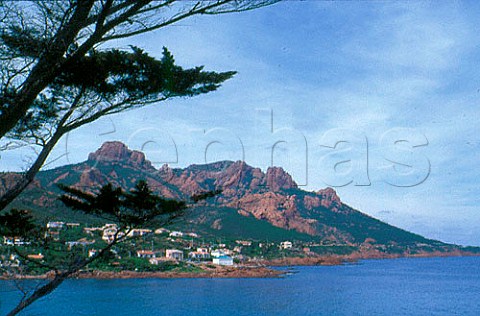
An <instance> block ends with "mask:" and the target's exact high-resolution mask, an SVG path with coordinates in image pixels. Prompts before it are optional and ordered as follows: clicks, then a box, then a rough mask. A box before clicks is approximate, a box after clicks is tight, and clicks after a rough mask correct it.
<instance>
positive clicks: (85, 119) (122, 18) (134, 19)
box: [0, 0, 276, 212]
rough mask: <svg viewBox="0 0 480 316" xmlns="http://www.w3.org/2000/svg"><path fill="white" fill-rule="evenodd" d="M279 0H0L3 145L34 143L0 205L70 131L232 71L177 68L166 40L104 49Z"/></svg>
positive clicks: (200, 87)
mask: <svg viewBox="0 0 480 316" xmlns="http://www.w3.org/2000/svg"><path fill="white" fill-rule="evenodd" d="M274 2H276V0H256V1H239V0H221V1H195V2H191V1H174V0H162V1H149V0H132V1H125V0H123V1H122V0H98V1H94V0H82V1H78V0H77V1H76V0H72V1H23V2H17V1H1V2H0V151H4V150H8V149H10V150H15V149H16V148H18V147H19V146H27V145H28V146H32V145H33V146H35V147H38V150H37V151H38V155H37V157H36V159H35V160H34V162H33V163H32V164H31V165H30V166H27V170H26V171H25V172H24V173H22V177H21V178H20V179H19V180H18V182H16V183H13V184H12V185H11V186H10V187H9V188H8V189H7V190H6V192H5V193H4V194H2V195H1V196H0V212H1V211H2V210H4V209H5V207H6V206H7V205H8V204H9V203H10V202H12V201H13V200H14V199H15V198H16V197H17V196H18V195H19V194H20V193H21V192H22V191H23V190H24V189H25V187H26V186H27V185H28V184H29V183H30V182H31V181H33V179H34V177H35V175H36V174H37V172H38V171H39V170H40V168H41V167H42V166H43V165H44V163H45V161H46V160H47V158H48V155H49V154H50V152H51V151H52V149H53V148H54V146H55V145H56V144H57V142H58V141H59V140H60V138H61V137H62V136H63V135H65V134H66V133H68V132H70V131H72V130H74V129H76V128H78V127H80V126H83V125H85V124H89V123H91V122H93V121H95V120H97V119H99V118H100V117H103V116H105V115H109V114H115V113H119V112H123V111H126V110H130V109H134V108H138V107H142V106H146V105H149V104H153V103H158V102H160V101H165V100H168V99H170V98H173V97H179V96H187V97H191V96H195V95H198V94H203V93H208V92H210V91H214V90H216V89H217V88H218V87H219V86H220V84H221V83H222V82H224V81H225V80H227V79H229V78H231V77H232V75H233V72H224V73H215V72H205V71H203V70H202V67H195V68H192V69H182V68H180V67H179V66H176V65H175V63H174V59H173V56H172V55H171V54H170V53H169V52H168V51H167V50H166V49H164V52H163V57H162V59H161V60H155V59H154V58H152V57H150V56H149V55H148V54H147V53H145V52H143V51H142V50H141V49H140V48H136V47H132V48H131V51H126V50H118V49H114V48H102V45H103V44H105V43H107V42H109V41H112V40H116V39H121V38H129V37H132V36H138V35H141V34H144V33H147V32H152V31H154V30H157V29H160V28H164V27H168V26H170V25H172V24H174V23H176V22H178V21H181V20H184V19H187V18H189V17H192V16H195V15H216V14H223V13H231V12H241V11H247V10H252V9H256V8H259V7H262V6H265V5H268V4H271V3H274Z"/></svg>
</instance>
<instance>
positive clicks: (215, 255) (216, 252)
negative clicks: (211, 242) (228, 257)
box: [211, 249, 225, 258]
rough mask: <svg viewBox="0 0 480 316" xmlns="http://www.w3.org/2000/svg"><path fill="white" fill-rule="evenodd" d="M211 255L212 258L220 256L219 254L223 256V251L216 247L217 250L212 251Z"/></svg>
mask: <svg viewBox="0 0 480 316" xmlns="http://www.w3.org/2000/svg"><path fill="white" fill-rule="evenodd" d="M211 255H212V257H214V258H218V257H221V256H225V253H224V252H223V250H220V249H217V250H214V251H212V252H211Z"/></svg>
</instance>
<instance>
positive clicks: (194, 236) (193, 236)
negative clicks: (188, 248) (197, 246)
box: [187, 233, 198, 238]
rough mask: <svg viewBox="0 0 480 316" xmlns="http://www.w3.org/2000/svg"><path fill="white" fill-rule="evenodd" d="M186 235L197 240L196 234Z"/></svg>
mask: <svg viewBox="0 0 480 316" xmlns="http://www.w3.org/2000/svg"><path fill="white" fill-rule="evenodd" d="M187 235H188V236H189V237H192V238H198V234H196V233H188V234H187Z"/></svg>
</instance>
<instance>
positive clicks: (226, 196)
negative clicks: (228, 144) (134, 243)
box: [0, 142, 462, 254]
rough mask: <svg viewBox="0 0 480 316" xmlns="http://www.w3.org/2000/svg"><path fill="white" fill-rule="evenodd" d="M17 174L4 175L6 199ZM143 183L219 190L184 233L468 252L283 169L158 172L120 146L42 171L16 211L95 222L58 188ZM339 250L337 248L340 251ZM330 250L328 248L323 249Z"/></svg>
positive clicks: (190, 217)
mask: <svg viewBox="0 0 480 316" xmlns="http://www.w3.org/2000/svg"><path fill="white" fill-rule="evenodd" d="M15 177H18V175H16V174H12V173H4V174H2V175H1V176H0V194H1V192H2V191H4V190H5V188H8V186H9V185H11V183H12V181H14V179H15ZM140 179H144V180H146V181H147V182H148V183H149V185H150V186H151V188H152V189H153V190H154V191H156V192H157V193H159V194H161V195H163V196H165V197H168V198H175V199H183V200H187V199H189V198H190V197H191V196H192V195H194V194H198V193H201V192H205V191H213V190H217V189H220V190H222V193H221V194H220V195H217V196H216V197H214V198H213V199H212V200H211V201H208V202H207V201H204V202H201V203H199V205H197V206H195V207H194V208H192V209H191V210H190V211H189V212H188V213H187V215H186V216H185V218H184V219H183V220H182V221H179V222H178V223H176V224H174V226H175V227H176V228H178V229H183V230H188V231H195V232H198V233H200V234H201V235H202V236H211V237H213V236H214V237H217V238H231V239H235V238H242V239H253V240H259V241H265V240H268V241H282V240H298V241H303V242H305V243H309V244H310V245H313V246H314V247H329V246H331V247H334V248H332V249H335V251H337V252H338V251H340V250H341V249H350V250H349V251H363V252H371V251H375V252H383V253H387V254H391V253H397V254H398V253H399V254H412V253H428V252H452V251H459V250H461V249H462V248H460V247H458V246H455V245H449V244H445V243H442V242H439V241H435V240H430V239H426V238H424V237H422V236H420V235H417V234H413V233H410V232H407V231H405V230H402V229H400V228H397V227H394V226H391V225H388V224H386V223H383V222H381V221H379V220H377V219H375V218H372V217H370V216H368V215H366V214H364V213H362V212H359V211H357V210H355V209H354V208H352V207H350V206H348V205H346V204H345V203H343V202H342V201H341V199H340V198H339V197H338V195H337V193H336V192H335V190H334V189H332V188H325V189H321V190H318V191H316V192H309V191H305V190H302V189H300V188H299V187H298V185H297V184H296V183H295V181H294V180H293V179H292V177H291V176H290V175H289V174H288V173H287V172H285V171H284V170H283V169H282V168H279V167H271V168H268V169H267V170H266V171H265V172H263V171H262V170H261V169H259V168H254V167H251V166H249V165H247V164H246V163H245V162H243V161H236V162H232V161H220V162H215V163H211V164H205V165H191V166H189V167H187V168H183V169H182V168H170V167H169V166H168V165H164V166H162V167H161V168H160V169H156V168H155V167H153V165H152V164H151V163H150V161H148V160H147V159H146V158H145V155H144V154H143V153H142V152H139V151H135V150H130V149H128V148H127V146H125V145H124V144H123V143H121V142H106V143H104V144H103V145H102V146H101V148H99V149H98V150H97V151H95V152H93V153H91V154H90V155H89V156H88V159H87V161H85V162H82V163H78V164H74V165H66V166H62V167H59V168H56V169H52V170H46V171H42V172H40V173H39V174H38V176H37V178H36V181H35V182H34V183H32V184H31V185H30V186H29V188H28V189H27V190H26V191H25V192H24V193H23V194H22V195H21V196H20V197H19V198H18V199H17V200H16V201H15V202H14V205H13V206H12V207H18V208H27V209H31V208H32V207H33V208H34V210H33V211H34V212H35V215H36V216H37V217H38V218H39V219H40V220H46V219H61V220H68V221H86V222H90V223H93V222H94V221H95V220H96V219H93V218H90V217H87V216H85V215H83V214H79V213H75V212H73V211H71V210H69V209H66V208H65V207H64V206H63V205H62V204H61V203H60V202H59V201H58V200H57V197H58V194H59V193H60V192H59V189H58V187H57V184H59V183H62V184H66V185H73V186H75V187H78V188H82V189H84V190H88V191H93V190H95V189H96V188H98V187H100V186H101V185H104V184H106V183H107V182H111V183H113V184H114V185H116V186H121V187H122V188H124V189H126V190H128V189H130V188H132V186H133V185H134V184H135V182H136V181H138V180H140ZM335 247H336V248H335ZM322 249H327V248H322Z"/></svg>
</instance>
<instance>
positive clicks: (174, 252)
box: [165, 249, 183, 261]
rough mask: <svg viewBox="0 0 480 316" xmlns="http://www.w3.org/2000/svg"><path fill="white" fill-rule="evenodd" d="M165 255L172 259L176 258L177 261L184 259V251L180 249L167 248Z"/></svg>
mask: <svg viewBox="0 0 480 316" xmlns="http://www.w3.org/2000/svg"><path fill="white" fill-rule="evenodd" d="M165 256H166V257H167V258H170V259H175V260H177V261H182V260H183V251H181V250H178V249H167V250H166V254H165Z"/></svg>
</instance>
